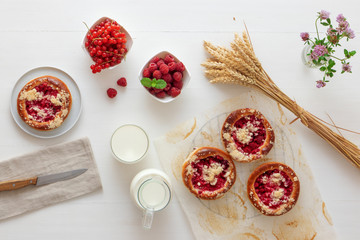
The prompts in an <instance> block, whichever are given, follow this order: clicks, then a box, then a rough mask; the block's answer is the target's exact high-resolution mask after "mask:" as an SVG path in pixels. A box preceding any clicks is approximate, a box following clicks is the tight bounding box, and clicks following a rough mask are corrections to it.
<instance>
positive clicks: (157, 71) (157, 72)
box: [153, 70, 162, 79]
mask: <svg viewBox="0 0 360 240" xmlns="http://www.w3.org/2000/svg"><path fill="white" fill-rule="evenodd" d="M161 77H162V74H161V72H160V71H159V70H155V71H154V72H153V78H156V79H161Z"/></svg>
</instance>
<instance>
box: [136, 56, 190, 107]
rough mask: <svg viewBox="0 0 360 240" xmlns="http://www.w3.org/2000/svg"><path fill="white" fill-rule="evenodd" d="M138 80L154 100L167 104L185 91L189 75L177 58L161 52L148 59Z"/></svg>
mask: <svg viewBox="0 0 360 240" xmlns="http://www.w3.org/2000/svg"><path fill="white" fill-rule="evenodd" d="M139 80H140V83H141V85H143V87H144V88H145V90H146V91H147V92H148V93H149V94H150V95H151V96H152V97H153V98H154V99H156V100H158V101H159V102H163V103H168V102H171V101H173V100H174V99H176V98H177V97H178V96H179V95H180V94H181V92H182V91H183V90H184V89H185V87H186V85H187V84H188V83H189V81H190V73H189V71H188V70H187V68H186V67H185V65H184V64H183V63H182V62H181V61H180V60H179V59H178V58H177V57H175V56H174V55H173V54H171V53H170V52H168V51H162V52H159V53H158V54H156V55H155V56H153V57H152V58H150V60H149V61H148V62H147V63H146V64H145V65H144V67H143V68H142V69H141V70H140V73H139Z"/></svg>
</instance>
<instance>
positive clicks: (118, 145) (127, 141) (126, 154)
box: [110, 124, 149, 164]
mask: <svg viewBox="0 0 360 240" xmlns="http://www.w3.org/2000/svg"><path fill="white" fill-rule="evenodd" d="M110 147H111V151H112V154H113V156H114V157H115V159H117V160H118V161H119V162H122V163H127V164H133V163H136V162H139V161H141V160H142V159H144V158H145V156H146V154H147V152H148V149H149V137H148V135H147V134H146V132H145V131H144V130H143V129H142V128H141V127H139V126H137V125H134V124H126V125H122V126H121V127H119V128H117V129H116V130H115V132H114V133H113V135H112V136H111V141H110Z"/></svg>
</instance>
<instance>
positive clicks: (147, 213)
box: [142, 208, 154, 229]
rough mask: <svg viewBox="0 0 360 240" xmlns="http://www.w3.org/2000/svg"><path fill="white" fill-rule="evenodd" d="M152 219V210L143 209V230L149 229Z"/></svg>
mask: <svg viewBox="0 0 360 240" xmlns="http://www.w3.org/2000/svg"><path fill="white" fill-rule="evenodd" d="M153 218H154V209H148V208H145V209H144V215H143V221H142V223H143V227H144V228H145V229H150V228H151V225H152V222H153Z"/></svg>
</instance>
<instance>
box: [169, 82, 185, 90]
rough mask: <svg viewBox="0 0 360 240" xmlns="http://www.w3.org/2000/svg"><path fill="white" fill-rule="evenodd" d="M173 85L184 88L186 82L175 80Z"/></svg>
mask: <svg viewBox="0 0 360 240" xmlns="http://www.w3.org/2000/svg"><path fill="white" fill-rule="evenodd" d="M172 85H173V86H174V87H176V88H178V89H182V87H183V85H184V83H183V81H174V82H173V83H172Z"/></svg>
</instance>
